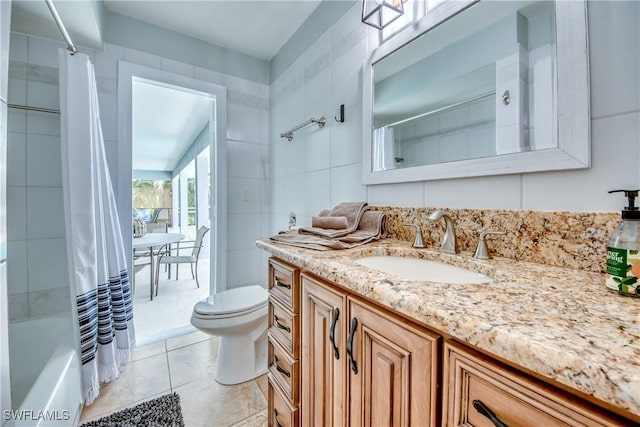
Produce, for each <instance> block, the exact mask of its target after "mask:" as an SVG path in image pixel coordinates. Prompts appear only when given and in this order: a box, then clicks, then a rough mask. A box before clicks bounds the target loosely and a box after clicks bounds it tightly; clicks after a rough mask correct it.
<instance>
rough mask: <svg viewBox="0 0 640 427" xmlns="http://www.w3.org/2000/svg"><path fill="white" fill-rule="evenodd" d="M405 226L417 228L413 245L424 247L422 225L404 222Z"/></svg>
mask: <svg viewBox="0 0 640 427" xmlns="http://www.w3.org/2000/svg"><path fill="white" fill-rule="evenodd" d="M404 225H405V226H407V227H413V228H414V229H415V230H416V237H415V239H413V245H412V246H413V247H414V248H424V247H425V246H424V238H423V237H422V230H421V229H420V226H419V225H417V224H409V223H406V222H405V223H404Z"/></svg>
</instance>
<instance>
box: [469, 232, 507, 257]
mask: <svg viewBox="0 0 640 427" xmlns="http://www.w3.org/2000/svg"><path fill="white" fill-rule="evenodd" d="M487 234H507V233H505V232H504V231H491V230H486V231H482V232H480V238H479V239H478V247H477V248H476V253H474V254H473V257H474V258H478V259H491V252H489V248H488V246H487V242H486V240H485V237H486V236H487Z"/></svg>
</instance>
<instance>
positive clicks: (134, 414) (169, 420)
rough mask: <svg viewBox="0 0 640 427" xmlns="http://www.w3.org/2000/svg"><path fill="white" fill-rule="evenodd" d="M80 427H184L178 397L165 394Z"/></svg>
mask: <svg viewBox="0 0 640 427" xmlns="http://www.w3.org/2000/svg"><path fill="white" fill-rule="evenodd" d="M80 427H184V420H183V419H182V410H181V409H180V396H178V394H177V393H172V394H166V395H164V396H160V397H158V398H155V399H151V400H148V401H146V402H143V403H140V404H139V405H136V406H134V407H132V408H127V409H124V410H122V411H118V412H116V413H113V414H111V415H108V416H106V417H102V418H100V419H99V420H95V421H89V422H86V423H84V424H82V425H81V426H80Z"/></svg>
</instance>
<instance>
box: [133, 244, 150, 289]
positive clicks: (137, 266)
mask: <svg viewBox="0 0 640 427" xmlns="http://www.w3.org/2000/svg"><path fill="white" fill-rule="evenodd" d="M147 265H151V253H150V252H149V251H148V250H140V249H134V250H133V274H132V275H131V292H132V295H134V296H135V294H136V273H138V272H139V271H140V270H142V269H143V268H145V267H146V266H147Z"/></svg>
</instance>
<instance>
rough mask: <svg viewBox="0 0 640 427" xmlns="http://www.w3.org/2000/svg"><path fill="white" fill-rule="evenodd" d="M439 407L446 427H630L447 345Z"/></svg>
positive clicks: (467, 352)
mask: <svg viewBox="0 0 640 427" xmlns="http://www.w3.org/2000/svg"><path fill="white" fill-rule="evenodd" d="M442 404H443V414H442V425H443V426H444V427H449V426H451V427H453V426H465V427H494V426H510V427H513V426H545V427H555V426H557V427H559V426H563V427H578V426H584V427H595V426H625V425H630V424H628V422H627V421H625V420H622V419H618V418H615V416H614V415H608V414H604V413H601V412H600V411H598V410H597V409H596V408H593V407H592V406H591V405H588V403H587V402H584V401H583V400H582V399H579V398H574V397H573V396H570V395H567V394H566V393H562V392H561V391H560V390H557V389H555V388H553V387H550V386H548V385H546V384H544V383H541V382H540V381H537V380H534V379H532V378H530V377H528V376H526V375H524V374H521V373H519V372H517V371H514V370H513V369H509V368H507V367H505V366H502V365H501V364H499V363H498V362H495V361H493V360H491V359H490V358H488V357H487V356H484V355H482V354H480V353H477V352H475V351H473V350H471V349H469V348H467V347H465V346H462V345H460V344H457V343H453V342H449V341H447V342H446V343H445V345H444V380H443V402H442Z"/></svg>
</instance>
